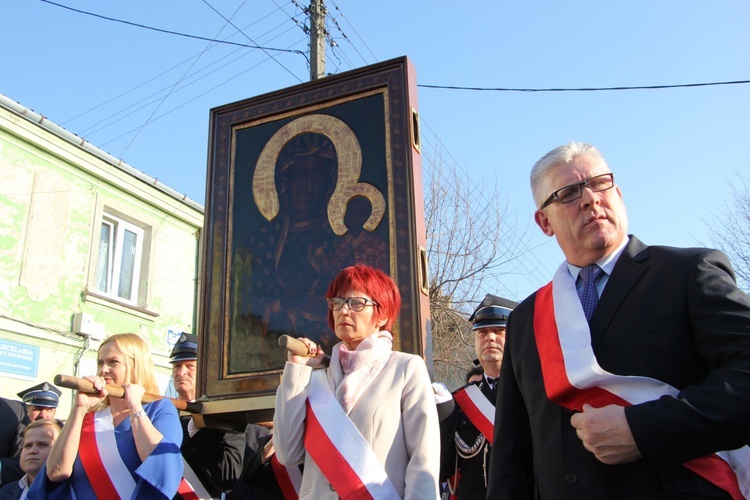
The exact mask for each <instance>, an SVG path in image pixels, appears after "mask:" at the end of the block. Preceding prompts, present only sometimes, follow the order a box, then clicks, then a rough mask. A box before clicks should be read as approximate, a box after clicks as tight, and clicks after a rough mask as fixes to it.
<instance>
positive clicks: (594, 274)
mask: <svg viewBox="0 0 750 500" xmlns="http://www.w3.org/2000/svg"><path fill="white" fill-rule="evenodd" d="M603 273H604V271H603V270H602V268H601V267H599V266H597V265H596V264H591V265H590V266H586V267H584V268H583V269H581V272H580V276H581V279H582V280H583V288H581V290H580V291H579V292H578V296H579V297H580V299H581V305H582V306H583V313H584V314H585V315H586V321H591V316H592V315H593V314H594V309H596V303H597V302H599V293H598V292H597V291H596V282H597V281H599V278H601V277H602V274H603Z"/></svg>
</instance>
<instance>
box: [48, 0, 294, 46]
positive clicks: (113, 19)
mask: <svg viewBox="0 0 750 500" xmlns="http://www.w3.org/2000/svg"><path fill="white" fill-rule="evenodd" d="M40 1H42V2H44V3H48V4H50V5H55V6H57V7H62V8H63V9H67V10H71V11H73V12H78V13H79V14H85V15H87V16H93V17H98V18H100V19H104V20H107V21H112V22H115V23H122V24H127V25H129V26H135V27H137V28H143V29H147V30H151V31H157V32H159V33H166V34H168V35H176V36H182V37H185V38H193V39H195V40H203V41H206V42H215V43H222V44H226V45H235V46H237V47H246V48H249V49H261V50H272V51H276V52H288V53H291V54H299V55H301V56H304V55H305V53H304V51H301V50H290V49H277V48H274V47H262V46H260V45H248V44H246V43H239V42H230V41H229V40H214V39H213V38H208V37H204V36H198V35H189V34H187V33H180V32H179V31H170V30H165V29H161V28H154V27H153V26H146V25H144V24H138V23H133V22H130V21H124V20H122V19H116V18H114V17H107V16H102V15H101V14H95V13H93V12H87V11H85V10H80V9H74V8H73V7H68V6H67V5H62V4H59V3H55V2H52V1H51V0H40ZM243 34H244V33H243Z"/></svg>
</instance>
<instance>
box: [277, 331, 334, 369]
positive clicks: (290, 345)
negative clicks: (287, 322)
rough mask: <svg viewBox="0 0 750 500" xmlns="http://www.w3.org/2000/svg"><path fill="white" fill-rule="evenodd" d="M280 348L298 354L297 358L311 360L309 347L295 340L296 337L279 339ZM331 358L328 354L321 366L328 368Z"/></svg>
mask: <svg viewBox="0 0 750 500" xmlns="http://www.w3.org/2000/svg"><path fill="white" fill-rule="evenodd" d="M279 346H281V347H285V348H286V350H287V351H289V352H291V353H292V354H296V355H297V356H307V357H308V358H311V357H312V356H310V352H309V351H308V350H307V345H305V343H304V342H302V341H301V340H298V339H295V338H294V337H290V336H289V335H282V336H281V337H279ZM330 361H331V357H330V356H329V355H328V354H326V355H325V356H324V357H323V359H322V361H321V364H322V365H323V366H326V367H327V366H328V363H330Z"/></svg>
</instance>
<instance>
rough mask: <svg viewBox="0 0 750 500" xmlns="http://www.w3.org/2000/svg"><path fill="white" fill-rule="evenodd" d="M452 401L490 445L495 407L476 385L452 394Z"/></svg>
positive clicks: (492, 436)
mask: <svg viewBox="0 0 750 500" xmlns="http://www.w3.org/2000/svg"><path fill="white" fill-rule="evenodd" d="M453 399H454V400H455V401H456V403H457V404H458V406H459V407H460V408H461V410H463V412H464V413H465V414H466V416H467V417H468V418H469V420H470V421H471V423H472V424H473V425H474V427H476V428H477V429H478V430H479V432H481V433H482V434H483V435H484V437H485V438H486V439H487V442H489V443H490V445H492V439H493V438H494V435H495V405H493V404H492V403H491V402H490V400H489V399H487V397H486V396H485V395H484V394H483V393H482V391H481V390H480V389H479V387H478V386H477V385H476V384H471V385H467V386H466V387H462V388H461V389H459V390H457V391H456V392H455V393H453Z"/></svg>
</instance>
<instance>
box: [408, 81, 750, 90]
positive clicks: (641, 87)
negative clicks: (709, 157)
mask: <svg viewBox="0 0 750 500" xmlns="http://www.w3.org/2000/svg"><path fill="white" fill-rule="evenodd" d="M746 83H750V80H735V81H730V82H709V83H680V84H676V85H638V86H633V87H582V88H567V89H565V88H549V89H523V88H506V87H458V86H453V85H425V84H422V85H417V87H423V88H427V89H442V90H476V91H487V92H599V91H604V90H653V89H678V88H687V87H712V86H717V85H742V84H746Z"/></svg>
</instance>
